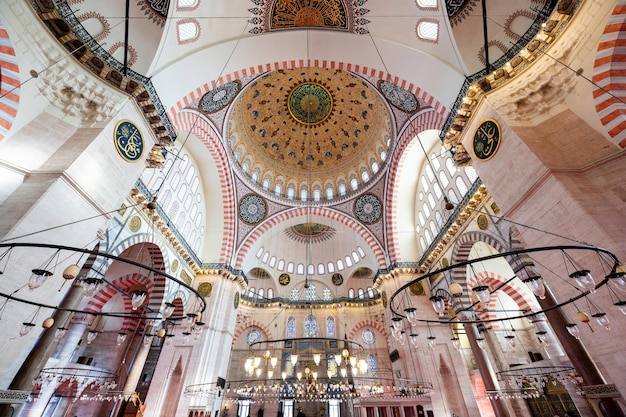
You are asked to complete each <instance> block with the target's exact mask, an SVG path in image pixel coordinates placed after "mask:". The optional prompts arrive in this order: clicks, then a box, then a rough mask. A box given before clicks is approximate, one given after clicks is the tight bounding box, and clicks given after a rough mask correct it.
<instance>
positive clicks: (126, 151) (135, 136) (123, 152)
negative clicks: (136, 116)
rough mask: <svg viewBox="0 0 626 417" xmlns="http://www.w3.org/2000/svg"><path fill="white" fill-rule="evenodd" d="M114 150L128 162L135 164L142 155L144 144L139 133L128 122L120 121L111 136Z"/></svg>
mask: <svg viewBox="0 0 626 417" xmlns="http://www.w3.org/2000/svg"><path fill="white" fill-rule="evenodd" d="M113 139H114V141H115V149H117V153H119V154H120V156H121V157H122V158H124V159H125V160H127V161H128V162H136V161H138V160H139V159H140V158H141V155H143V149H144V143H143V136H142V135H141V131H140V130H139V128H138V127H137V125H136V124H135V123H133V122H132V121H130V120H121V121H120V122H119V123H118V124H117V125H116V126H115V133H114V134H113Z"/></svg>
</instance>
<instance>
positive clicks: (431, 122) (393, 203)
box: [385, 109, 443, 262]
mask: <svg viewBox="0 0 626 417" xmlns="http://www.w3.org/2000/svg"><path fill="white" fill-rule="evenodd" d="M442 123H443V116H442V115H441V114H440V113H437V112H436V111H434V110H432V109H430V110H428V111H425V112H423V113H420V114H418V115H417V116H416V117H414V118H413V120H411V121H410V122H409V123H408V125H407V126H406V128H405V129H404V131H403V132H402V134H401V135H400V137H399V139H398V144H397V145H396V148H395V149H394V151H393V156H392V160H391V165H390V166H389V173H388V175H387V186H386V187H385V189H386V190H389V191H388V192H390V193H391V196H387V198H386V201H387V202H388V203H387V204H386V206H385V228H386V230H388V231H393V230H398V224H397V222H398V218H397V212H398V196H399V195H400V176H401V173H402V171H403V169H404V168H405V165H406V166H407V167H411V168H412V166H411V163H410V162H407V157H406V155H407V154H409V152H408V151H410V147H413V146H417V140H413V139H415V136H416V134H417V133H420V132H422V131H424V130H430V129H438V128H439V127H440V126H441V124H442ZM387 249H388V251H389V255H388V256H389V258H390V261H391V262H398V261H400V260H401V259H402V254H401V253H400V242H399V240H398V235H397V234H396V233H389V235H388V238H387Z"/></svg>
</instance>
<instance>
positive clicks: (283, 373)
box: [280, 372, 287, 381]
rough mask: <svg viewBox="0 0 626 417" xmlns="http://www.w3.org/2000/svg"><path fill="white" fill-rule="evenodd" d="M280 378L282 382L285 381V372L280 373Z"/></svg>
mask: <svg viewBox="0 0 626 417" xmlns="http://www.w3.org/2000/svg"><path fill="white" fill-rule="evenodd" d="M280 377H281V378H282V379H283V381H284V380H285V379H287V372H281V373H280Z"/></svg>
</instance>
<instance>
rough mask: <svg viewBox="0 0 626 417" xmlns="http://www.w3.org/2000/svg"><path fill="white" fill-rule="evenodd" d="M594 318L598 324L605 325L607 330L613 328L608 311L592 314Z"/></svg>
mask: <svg viewBox="0 0 626 417" xmlns="http://www.w3.org/2000/svg"><path fill="white" fill-rule="evenodd" d="M591 317H593V318H594V319H596V321H597V322H598V324H599V325H600V326H604V328H605V329H606V330H611V322H610V320H609V318H608V317H607V315H606V313H604V312H598V313H595V314H592V316H591Z"/></svg>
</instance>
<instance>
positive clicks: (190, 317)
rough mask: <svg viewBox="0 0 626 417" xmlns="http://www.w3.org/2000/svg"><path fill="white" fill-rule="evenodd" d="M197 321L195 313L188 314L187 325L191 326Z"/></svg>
mask: <svg viewBox="0 0 626 417" xmlns="http://www.w3.org/2000/svg"><path fill="white" fill-rule="evenodd" d="M195 321H196V315H195V314H194V313H187V325H188V326H191V325H192V324H193V323H194V322H195Z"/></svg>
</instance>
